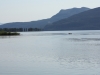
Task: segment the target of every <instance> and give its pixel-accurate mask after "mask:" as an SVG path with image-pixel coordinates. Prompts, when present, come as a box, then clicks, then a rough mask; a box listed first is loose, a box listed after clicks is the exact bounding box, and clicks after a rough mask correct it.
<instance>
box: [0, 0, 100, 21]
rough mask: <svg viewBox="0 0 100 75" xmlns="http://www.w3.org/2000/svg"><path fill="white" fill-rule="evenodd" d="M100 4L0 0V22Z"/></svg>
mask: <svg viewBox="0 0 100 75" xmlns="http://www.w3.org/2000/svg"><path fill="white" fill-rule="evenodd" d="M99 6H100V0H0V23H8V22H25V21H35V20H39V19H46V18H50V17H51V16H53V15H55V14H56V13H58V12H59V11H60V10H61V9H69V8H73V7H78V8H80V7H89V8H96V7H99Z"/></svg>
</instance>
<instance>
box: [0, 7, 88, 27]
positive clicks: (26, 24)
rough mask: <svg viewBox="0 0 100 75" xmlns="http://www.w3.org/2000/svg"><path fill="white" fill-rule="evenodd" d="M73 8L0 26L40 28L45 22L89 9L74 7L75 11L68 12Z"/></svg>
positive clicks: (48, 22) (49, 22)
mask: <svg viewBox="0 0 100 75" xmlns="http://www.w3.org/2000/svg"><path fill="white" fill-rule="evenodd" d="M73 9H74V8H71V9H66V10H61V11H60V12H58V13H57V14H56V15H54V16H52V17H51V18H48V19H42V20H38V21H30V22H12V23H6V24H3V25H1V26H0V28H40V29H43V28H44V27H45V26H46V25H47V24H51V23H53V22H55V21H58V20H61V19H64V18H68V17H70V16H72V15H75V14H78V13H80V12H83V11H87V10H90V9H89V8H87V7H84V9H83V8H76V9H75V10H74V11H75V13H74V12H70V11H72V10H73ZM62 11H63V14H60V13H61V12H62ZM65 11H66V12H65ZM64 12H65V13H64ZM67 12H68V13H67ZM71 13H72V14H71Z"/></svg>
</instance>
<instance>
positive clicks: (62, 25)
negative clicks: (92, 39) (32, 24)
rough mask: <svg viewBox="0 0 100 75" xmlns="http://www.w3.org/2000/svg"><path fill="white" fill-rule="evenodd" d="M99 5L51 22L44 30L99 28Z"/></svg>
mask: <svg viewBox="0 0 100 75" xmlns="http://www.w3.org/2000/svg"><path fill="white" fill-rule="evenodd" d="M99 13H100V7H98V8H94V9H91V10H88V11H84V12H81V13H79V14H76V15H73V16H71V17H69V18H67V19H62V20H60V21H57V22H54V23H52V25H48V26H46V27H45V28H44V30H98V29H100V28H99V27H100V26H99V25H100V22H99V21H100V16H99Z"/></svg>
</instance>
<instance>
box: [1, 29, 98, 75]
mask: <svg viewBox="0 0 100 75" xmlns="http://www.w3.org/2000/svg"><path fill="white" fill-rule="evenodd" d="M68 33H72V34H68ZM0 75H100V31H99V30H85V31H83V30H82V31H44V32H21V35H20V36H0Z"/></svg>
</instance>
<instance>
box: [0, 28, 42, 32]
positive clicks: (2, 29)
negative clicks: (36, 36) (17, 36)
mask: <svg viewBox="0 0 100 75" xmlns="http://www.w3.org/2000/svg"><path fill="white" fill-rule="evenodd" d="M0 31H7V32H29V31H41V29H39V28H0Z"/></svg>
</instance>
